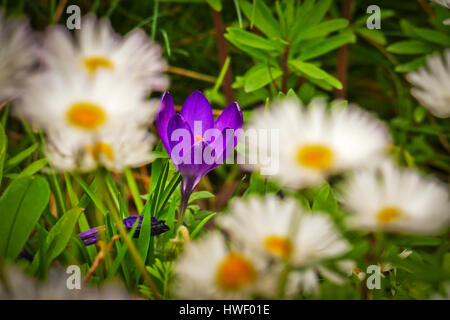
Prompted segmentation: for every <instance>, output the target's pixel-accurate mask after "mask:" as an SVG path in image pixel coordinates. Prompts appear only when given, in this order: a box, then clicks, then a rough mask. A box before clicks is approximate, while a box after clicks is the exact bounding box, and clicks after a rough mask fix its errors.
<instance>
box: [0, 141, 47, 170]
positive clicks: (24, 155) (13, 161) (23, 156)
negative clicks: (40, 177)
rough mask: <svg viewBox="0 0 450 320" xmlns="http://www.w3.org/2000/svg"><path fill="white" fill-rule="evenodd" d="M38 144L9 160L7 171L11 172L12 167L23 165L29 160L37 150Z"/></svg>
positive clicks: (6, 166) (6, 165)
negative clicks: (23, 162)
mask: <svg viewBox="0 0 450 320" xmlns="http://www.w3.org/2000/svg"><path fill="white" fill-rule="evenodd" d="M38 146H39V145H38V144H37V143H35V144H33V145H32V146H30V147H28V148H26V149H25V150H23V151H21V152H20V153H19V154H17V155H15V156H14V157H12V158H11V159H8V161H6V164H5V170H9V169H11V168H12V167H15V166H17V165H18V164H19V163H21V162H22V161H23V160H25V159H26V158H28V157H29V156H30V155H31V154H32V153H33V152H34V151H35V150H36V149H37V148H38Z"/></svg>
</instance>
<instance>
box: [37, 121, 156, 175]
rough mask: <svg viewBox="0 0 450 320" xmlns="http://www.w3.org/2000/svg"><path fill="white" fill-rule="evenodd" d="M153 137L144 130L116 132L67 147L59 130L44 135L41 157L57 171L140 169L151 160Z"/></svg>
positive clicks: (67, 144)
mask: <svg viewBox="0 0 450 320" xmlns="http://www.w3.org/2000/svg"><path fill="white" fill-rule="evenodd" d="M155 140H156V139H155V137H154V136H153V135H152V134H150V133H149V132H148V131H147V130H145V129H136V130H126V129H125V128H124V130H120V129H119V130H117V131H115V132H111V133H110V134H103V135H102V136H96V137H95V138H94V139H93V140H92V141H91V142H90V143H87V144H84V145H83V144H78V143H75V144H69V143H67V142H66V141H65V137H64V135H62V132H61V131H55V132H52V133H50V134H49V135H48V143H47V145H46V146H45V149H44V151H45V154H46V156H47V158H48V159H49V161H50V163H51V165H52V166H53V167H54V168H56V169H57V170H59V171H84V172H87V171H91V170H94V169H95V168H96V167H97V166H99V165H100V166H103V167H105V168H107V169H109V170H118V171H122V170H123V169H124V168H126V167H131V168H134V167H140V166H143V165H145V164H147V163H149V162H151V161H152V160H153V157H152V155H151V151H152V149H153V145H154V142H155Z"/></svg>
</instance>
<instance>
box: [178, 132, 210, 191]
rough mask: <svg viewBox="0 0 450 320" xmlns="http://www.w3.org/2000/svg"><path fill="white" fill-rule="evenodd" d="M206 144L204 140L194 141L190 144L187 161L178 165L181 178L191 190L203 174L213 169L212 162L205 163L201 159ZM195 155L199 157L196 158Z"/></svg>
mask: <svg viewBox="0 0 450 320" xmlns="http://www.w3.org/2000/svg"><path fill="white" fill-rule="evenodd" d="M207 146H208V144H207V143H206V142H204V141H200V142H198V143H195V144H194V145H192V146H191V149H190V159H188V160H189V161H187V162H183V163H181V164H179V165H178V170H179V171H180V174H181V176H182V177H183V180H185V182H186V185H189V186H190V188H192V190H193V189H194V188H195V186H196V185H197V183H199V181H200V179H201V178H202V177H203V176H204V175H205V174H207V173H208V172H209V171H211V170H212V169H214V165H215V164H214V163H211V164H207V163H205V162H204V159H203V152H204V150H205V148H206V147H207ZM196 155H197V156H198V157H199V159H196ZM196 160H197V161H196Z"/></svg>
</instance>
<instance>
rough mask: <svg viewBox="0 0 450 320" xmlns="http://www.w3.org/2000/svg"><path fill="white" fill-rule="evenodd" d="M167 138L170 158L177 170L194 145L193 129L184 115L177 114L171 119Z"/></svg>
mask: <svg viewBox="0 0 450 320" xmlns="http://www.w3.org/2000/svg"><path fill="white" fill-rule="evenodd" d="M167 138H168V141H169V142H168V143H169V150H170V153H169V156H170V158H171V159H172V162H173V164H174V165H175V168H177V169H179V167H178V165H179V164H180V163H181V159H182V158H183V157H184V156H185V154H184V153H185V152H189V151H190V150H191V146H192V145H193V144H194V136H193V134H192V131H191V128H190V127H189V124H188V123H187V122H186V120H185V119H184V118H183V116H182V115H180V114H176V115H175V116H173V117H172V118H171V119H170V121H169V123H168V125H167ZM180 151H181V152H180ZM186 156H188V155H186ZM180 173H181V171H180Z"/></svg>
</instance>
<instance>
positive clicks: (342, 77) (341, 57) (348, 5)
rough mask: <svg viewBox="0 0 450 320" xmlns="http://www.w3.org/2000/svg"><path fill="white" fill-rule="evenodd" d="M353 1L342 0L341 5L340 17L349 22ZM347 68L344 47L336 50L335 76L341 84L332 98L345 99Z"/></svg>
mask: <svg viewBox="0 0 450 320" xmlns="http://www.w3.org/2000/svg"><path fill="white" fill-rule="evenodd" d="M352 5H353V0H344V2H343V3H342V17H343V18H345V19H347V20H350V13H351V11H352ZM347 68H348V45H344V46H342V47H340V48H339V50H338V63H337V68H336V76H337V78H338V79H339V81H340V82H341V83H342V89H341V90H336V91H335V93H334V96H335V98H336V99H345V98H346V95H347Z"/></svg>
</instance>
